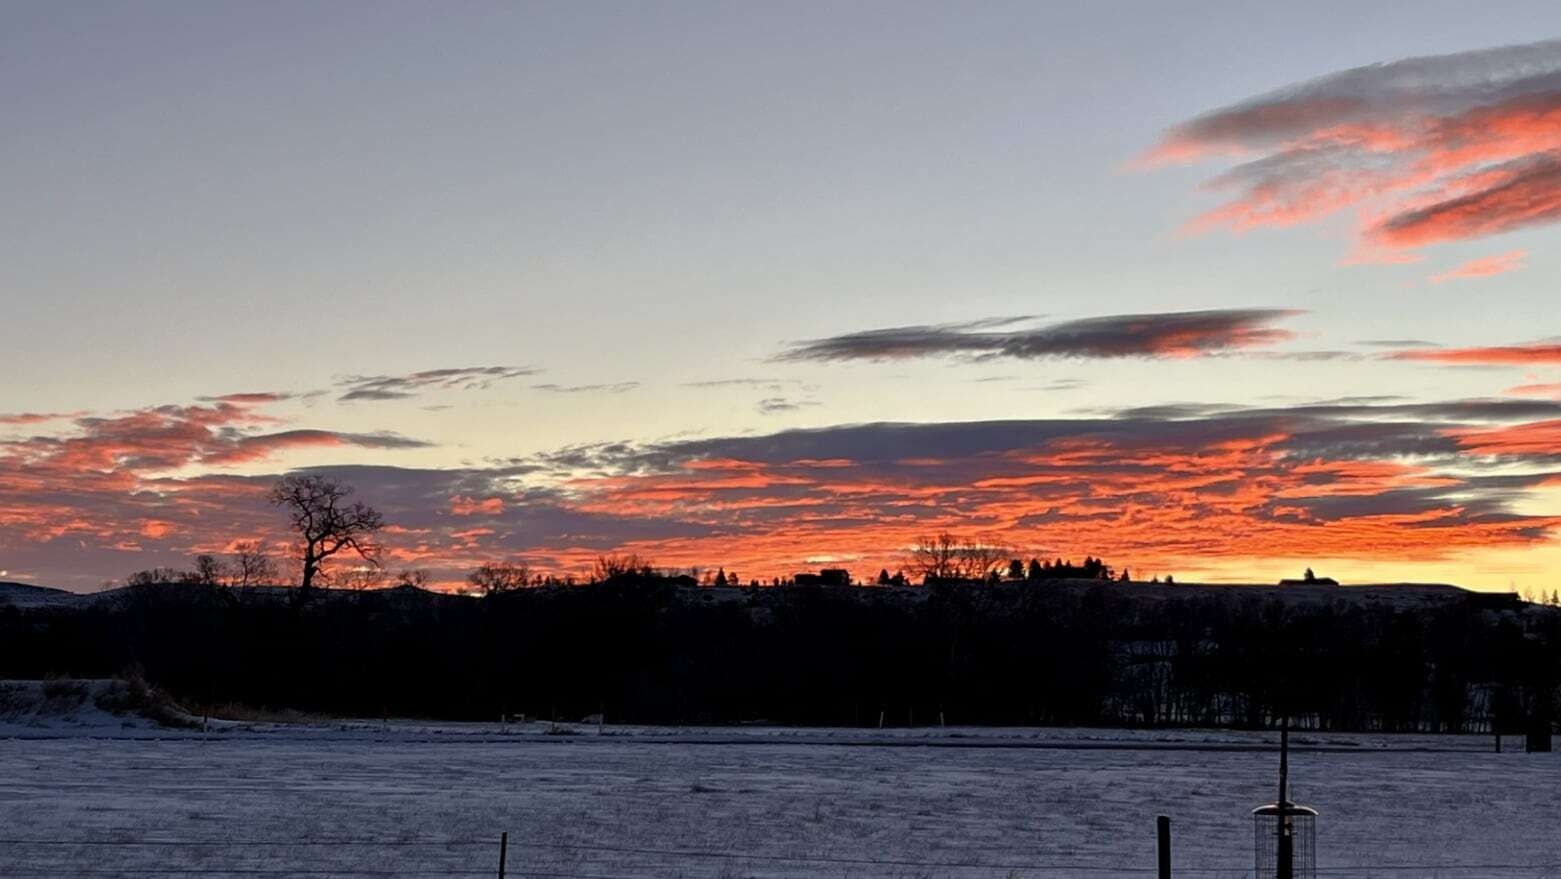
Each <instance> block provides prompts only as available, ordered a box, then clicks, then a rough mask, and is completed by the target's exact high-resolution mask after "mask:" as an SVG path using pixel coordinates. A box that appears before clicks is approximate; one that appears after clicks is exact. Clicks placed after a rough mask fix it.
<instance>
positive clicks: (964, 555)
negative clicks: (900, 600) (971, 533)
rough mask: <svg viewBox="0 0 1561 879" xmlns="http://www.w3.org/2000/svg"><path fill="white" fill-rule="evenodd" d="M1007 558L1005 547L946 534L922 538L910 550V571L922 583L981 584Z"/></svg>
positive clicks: (1007, 552)
mask: <svg viewBox="0 0 1561 879" xmlns="http://www.w3.org/2000/svg"><path fill="white" fill-rule="evenodd" d="M1009 555H1010V552H1009V550H1008V549H1007V548H1006V547H1003V546H1000V545H998V544H995V543H987V542H984V541H980V540H971V539H969V538H963V537H956V536H954V535H953V534H950V533H949V532H947V531H944V532H942V533H940V534H937V535H935V536H933V537H922V538H920V539H918V540H917V541H916V545H915V546H913V547H912V548H911V557H910V565H909V566H910V568H911V570H913V571H915V572H916V573H918V574H920V575H921V576H922V579H923V580H927V579H932V580H958V579H964V580H984V579H986V578H988V577H990V576H991V575H992V573H993V572H994V571H997V570H998V569H999V568H1000V567H1001V566H1002V564H1003V561H1004V560H1005V559H1007V558H1008V557H1009Z"/></svg>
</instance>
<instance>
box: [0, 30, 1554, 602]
mask: <svg viewBox="0 0 1561 879" xmlns="http://www.w3.org/2000/svg"><path fill="white" fill-rule="evenodd" d="M1341 8H1342V7H1341ZM1352 8H1353V7H1352ZM1212 9H1213V7H1209V10H1212ZM1220 9H1223V10H1224V12H1223V13H1221V14H1219V15H1215V14H1207V15H1203V16H1201V17H1199V16H1190V15H1189V13H1188V12H1187V11H1186V10H1175V9H1171V8H1169V7H1166V8H1156V9H1154V10H1148V9H1144V10H1140V11H1139V12H1138V13H1136V14H1135V16H1133V20H1132V21H1130V22H1126V23H1124V22H1122V21H1120V20H1118V16H1115V15H1113V14H1112V13H1111V11H1110V10H1103V9H1094V10H1072V11H1068V12H1060V11H1057V10H1044V9H1040V8H1031V7H1028V6H1027V5H1026V4H1016V5H1013V6H999V7H985V8H983V9H982V10H981V11H980V12H979V14H970V13H969V12H968V11H966V12H961V11H958V10H954V9H952V8H939V7H937V6H928V7H916V8H909V7H905V6H901V5H891V6H886V7H877V6H875V5H874V4H864V5H861V6H859V7H854V8H846V9H841V8H833V9H830V10H829V11H828V13H827V14H824V11H823V10H822V9H814V10H813V12H814V13H815V14H814V15H804V14H801V13H802V10H800V9H791V10H788V9H785V8H774V9H768V10H759V9H757V8H748V9H746V10H744V11H743V14H738V11H737V10H733V9H729V8H724V7H721V6H719V5H702V4H690V5H678V6H676V7H665V8H662V9H660V10H651V9H639V10H630V9H617V10H612V9H608V8H597V9H585V8H573V9H572V8H567V7H547V6H539V7H527V6H509V5H479V6H476V7H471V8H467V9H464V10H463V11H461V12H459V13H455V14H449V13H447V12H446V11H441V10H439V9H437V8H435V7H433V6H421V7H420V6H416V5H412V6H406V7H397V8H395V9H386V10H383V15H376V16H372V18H374V19H375V20H372V21H365V20H363V18H364V16H362V15H361V14H356V13H350V11H349V10H345V9H332V8H321V7H313V6H307V5H300V6H293V5H288V4H283V5H282V6H279V7H274V8H270V7H250V8H245V7H236V8H228V9H227V10H226V11H225V12H224V13H223V14H221V15H217V14H213V13H211V12H208V11H207V10H204V9H203V8H202V7H201V6H200V5H198V4H192V5H188V6H182V7H181V6H178V5H177V4H175V5H173V6H169V7H166V8H164V9H162V10H161V11H160V12H159V13H157V14H150V13H149V12H148V11H146V10H142V12H141V13H139V14H136V15H130V14H129V13H128V12H127V11H126V10H116V9H112V8H83V9H78V10H76V11H75V12H74V13H73V14H71V15H65V16H50V15H47V14H45V11H44V10H43V7H37V8H33V7H29V6H26V5H24V6H22V7H14V8H12V9H10V10H8V11H6V12H4V13H0V21H3V22H4V23H5V25H6V26H5V27H0V33H6V34H8V35H9V36H7V37H0V41H3V42H4V43H5V44H6V46H7V47H8V51H7V52H4V53H0V81H4V82H9V83H13V84H14V87H13V88H12V89H10V90H9V91H8V94H7V95H6V97H5V98H4V99H3V100H4V101H5V104H4V106H5V108H6V111H7V112H6V116H7V119H8V123H7V126H8V129H10V130H12V131H14V132H15V135H16V136H14V137H8V138H7V139H6V142H5V143H4V144H0V182H3V183H4V184H5V188H6V191H7V192H8V201H9V202H10V205H9V209H8V211H7V214H8V220H7V234H6V235H5V236H3V237H4V239H5V243H4V244H0V249H3V251H4V257H5V258H4V259H3V260H0V265H3V266H4V268H3V269H0V291H3V292H0V297H3V298H4V301H5V304H6V308H5V321H4V324H5V326H6V337H7V346H8V350H7V354H6V360H7V367H6V369H7V373H8V374H7V380H6V381H5V383H4V388H5V390H4V393H3V395H0V577H5V578H6V579H11V580H20V581H22V582H27V583H35V584H39V585H51V586H60V587H65V588H70V589H73V590H77V591H87V590H91V589H95V588H98V587H99V586H101V585H102V584H104V583H106V582H109V581H114V580H118V579H121V578H123V577H125V576H126V575H128V574H130V573H132V572H134V571H137V570H142V569H149V568H154V567H159V566H183V565H185V564H187V563H188V561H189V559H190V558H191V557H192V556H193V555H195V554H198V553H216V554H223V553H227V552H231V551H232V550H233V548H234V547H235V545H237V544H238V543H240V542H243V541H251V540H258V541H261V542H263V543H264V544H265V545H267V546H269V547H271V548H272V549H273V550H274V551H275V552H276V554H277V555H278V556H279V557H280V556H281V555H283V554H285V552H286V551H287V546H288V537H287V535H286V533H285V531H284V525H285V522H284V521H283V519H282V518H281V517H280V516H279V515H278V512H277V510H276V509H274V508H273V507H271V506H270V505H269V504H268V503H267V493H268V491H269V489H270V487H271V486H272V485H273V484H274V483H275V481H276V480H277V479H278V478H280V477H281V476H283V475H286V474H289V473H299V472H323V473H328V474H330V475H332V476H333V477H336V478H339V479H340V480H341V481H343V482H345V483H347V484H349V485H351V486H353V487H354V488H355V489H356V494H355V495H354V497H355V498H356V499H360V500H362V501H364V502H366V503H368V504H371V505H373V506H374V507H376V508H377V509H379V510H381V511H382V512H383V513H384V514H385V518H386V521H387V522H388V523H389V526H390V527H389V528H388V529H387V530H386V532H385V533H384V534H383V535H382V536H383V538H384V543H385V547H386V555H387V559H386V561H387V565H388V567H390V568H392V569H399V568H422V569H427V570H428V571H429V573H430V578H431V582H433V583H434V584H435V585H438V586H440V587H442V588H454V587H456V586H458V585H459V584H460V583H461V582H462V580H463V578H464V577H465V576H466V574H467V572H469V571H471V570H472V569H474V568H476V567H477V566H479V565H482V564H484V563H488V562H503V561H508V562H521V563H525V564H527V565H529V566H530V567H531V568H532V569H533V570H535V571H537V572H540V573H551V574H555V575H558V576H565V575H575V576H581V575H585V574H587V573H588V572H589V570H590V568H591V566H592V564H593V562H594V561H595V559H596V558H597V557H598V556H602V555H611V554H629V553H633V554H637V555H639V556H641V557H643V558H645V559H648V560H649V561H650V562H652V563H653V564H655V565H656V566H658V567H662V568H668V569H672V568H676V569H688V568H694V567H698V568H701V569H709V570H715V569H718V568H721V569H725V570H726V571H728V572H731V573H732V574H733V575H734V576H735V577H736V578H738V579H740V580H741V581H743V582H747V581H749V580H759V581H762V582H769V581H770V580H771V579H772V578H784V577H788V576H790V575H792V574H794V573H796V572H799V571H806V570H815V569H818V568H820V567H844V568H847V569H849V570H850V571H851V572H852V574H853V576H855V577H857V578H860V579H871V578H873V577H875V576H876V575H877V573H878V571H879V569H880V568H883V569H887V570H888V571H889V572H890V573H894V572H895V571H896V570H899V569H902V568H905V567H906V560H907V556H908V554H909V551H910V549H911V547H912V546H913V545H914V544H915V542H916V541H917V540H918V539H920V538H922V537H925V536H928V535H932V534H936V533H938V532H944V531H947V532H950V533H953V534H957V535H962V536H968V537H970V538H974V539H980V540H983V541H988V542H991V543H994V544H999V545H1002V546H1004V547H1008V548H1011V549H1012V551H1013V552H1014V553H1015V554H1017V555H1019V556H1021V557H1023V558H1025V559H1029V558H1031V557H1036V556H1038V557H1040V558H1043V559H1052V558H1059V557H1060V558H1068V559H1072V560H1080V559H1082V558H1083V557H1084V556H1086V555H1091V556H1098V557H1102V558H1104V559H1105V560H1106V561H1107V562H1108V563H1110V564H1111V565H1113V566H1116V568H1117V569H1118V570H1120V569H1122V568H1123V567H1125V568H1127V569H1128V570H1130V571H1131V572H1132V574H1133V577H1134V579H1141V580H1146V579H1149V578H1150V577H1156V576H1159V577H1164V576H1166V575H1174V576H1175V578H1176V579H1177V580H1178V581H1199V580H1204V581H1226V582H1272V581H1274V580H1277V579H1278V578H1279V577H1281V576H1295V575H1297V574H1298V573H1299V571H1300V570H1301V569H1302V568H1304V567H1312V568H1315V569H1316V570H1317V572H1318V573H1319V574H1327V575H1331V576H1334V577H1336V578H1338V579H1339V580H1341V581H1344V582H1346V583H1359V582H1409V581H1414V582H1452V583H1458V584H1460V585H1465V586H1469V587H1472V588H1481V589H1509V588H1530V587H1532V588H1535V589H1540V590H1543V591H1546V592H1549V591H1551V590H1553V589H1556V588H1557V587H1558V586H1561V341H1558V339H1561V319H1558V314H1561V310H1558V309H1557V307H1556V301H1557V297H1556V295H1555V293H1554V292H1553V291H1554V290H1555V289H1556V288H1557V286H1558V284H1561V260H1558V259H1556V257H1555V248H1554V247H1553V246H1549V245H1550V243H1551V240H1552V239H1553V238H1554V237H1555V236H1556V235H1557V234H1558V226H1557V225H1556V224H1557V221H1561V40H1548V41H1538V42H1536V41H1535V39H1534V37H1533V36H1532V34H1534V33H1536V32H1539V33H1543V32H1544V28H1543V27H1542V25H1543V24H1546V23H1552V22H1553V23H1555V24H1556V25H1561V11H1558V10H1556V9H1554V8H1553V7H1551V6H1548V5H1544V4H1512V8H1511V9H1510V10H1508V11H1509V12H1510V13H1511V14H1510V15H1488V16H1487V15H1481V16H1480V19H1481V20H1480V21H1478V22H1472V21H1466V20H1464V19H1465V18H1466V17H1465V16H1460V15H1458V14H1457V13H1456V12H1454V11H1451V10H1440V11H1426V12H1425V13H1424V15H1423V16H1421V18H1422V19H1423V20H1420V21H1416V22H1404V21H1402V19H1401V17H1400V16H1397V15H1393V14H1390V11H1389V10H1387V9H1386V8H1384V9H1383V10H1377V11H1363V12H1361V14H1360V16H1359V20H1358V28H1359V31H1358V32H1356V33H1352V34H1350V35H1349V36H1348V37H1347V38H1335V37H1336V35H1330V34H1326V33H1324V32H1323V31H1322V30H1321V29H1320V28H1319V27H1318V25H1317V24H1316V17H1315V16H1310V15H1307V14H1306V12H1305V10H1293V11H1288V12H1279V11H1274V12H1272V17H1271V18H1265V20H1264V21H1262V22H1258V23H1254V22H1253V21H1251V20H1245V21H1242V22H1240V23H1239V26H1238V25H1236V24H1232V23H1230V22H1227V21H1226V20H1225V19H1227V18H1230V19H1233V18H1235V17H1238V16H1241V15H1243V14H1244V13H1242V12H1241V9H1242V7H1241V6H1240V5H1236V4H1232V5H1230V6H1229V7H1228V8H1226V7H1223V6H1222V7H1220ZM1209 10H1205V11H1209ZM821 18H822V19H826V20H824V21H821V20H820V19H821ZM1194 18H1196V19H1197V20H1196V21H1193V19H1194ZM456 20H460V21H456ZM474 23H478V24H480V27H473V25H474ZM1555 30H1556V29H1555V28H1552V29H1551V31H1552V32H1554V31H1555ZM1233 34H1239V35H1240V36H1241V39H1240V40H1239V41H1237V40H1233V39H1232V38H1231V37H1232V35H1233ZM1452 40H1456V41H1457V42H1451V41H1452ZM1172 43H1174V44H1175V45H1174V46H1173V45H1171V44H1172ZM566 45H570V46H575V47H588V49H582V50H581V51H578V52H570V51H564V50H562V49H560V48H559V47H560V46H566ZM1276 46H1285V47H1287V48H1286V49H1285V50H1284V51H1283V52H1276V51H1275V49H1274V47H1276ZM1210 58H1218V59H1219V63H1218V64H1217V65H1208V64H1206V63H1205V61H1206V59H1210ZM1127 62H1131V63H1127ZM566 97H567V100H566V99H565V98H566ZM61 144H69V147H68V148H61V146H60V145H61Z"/></svg>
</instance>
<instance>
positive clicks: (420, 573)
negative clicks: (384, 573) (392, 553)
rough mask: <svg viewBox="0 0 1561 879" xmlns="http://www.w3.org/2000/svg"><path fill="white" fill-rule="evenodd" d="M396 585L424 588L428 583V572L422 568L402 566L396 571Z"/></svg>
mask: <svg viewBox="0 0 1561 879" xmlns="http://www.w3.org/2000/svg"><path fill="white" fill-rule="evenodd" d="M396 585H397V586H410V587H412V588H414V589H422V588H424V587H426V586H427V585H428V572H427V571H425V570H423V569H422V568H402V569H401V570H399V571H397V572H396Z"/></svg>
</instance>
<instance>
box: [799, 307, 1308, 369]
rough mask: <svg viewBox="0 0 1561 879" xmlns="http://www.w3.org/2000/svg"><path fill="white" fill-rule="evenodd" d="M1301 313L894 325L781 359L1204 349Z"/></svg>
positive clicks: (812, 344) (1266, 340)
mask: <svg viewBox="0 0 1561 879" xmlns="http://www.w3.org/2000/svg"><path fill="white" fill-rule="evenodd" d="M1298 313H1299V312H1297V311H1294V310H1291V309H1282V308H1247V309H1213V310H1208V311H1180V312H1163V313H1158V314H1123V315H1110V316H1106V317H1095V318H1086V319H1083V320H1074V321H1066V322H1063V323H1054V324H1048V325H1044V326H1038V327H1004V328H1001V329H990V328H989V327H990V326H991V323H990V322H979V323H955V324H933V325H923V326H905V327H889V328H886V329H878V330H865V331H862V332H855V333H846V334H844V335H839V336H830V337H827V338H822V339H812V340H808V341H805V342H802V343H799V344H797V345H795V346H793V347H791V348H790V349H788V350H786V351H784V352H782V353H781V354H779V355H777V357H776V358H775V359H776V360H781V361H824V362H829V361H841V360H905V359H911V358H918V357H937V356H945V355H968V356H972V357H975V358H978V359H990V358H999V357H1004V358H1014V359H1020V360H1037V359H1042V358H1098V359H1111V358H1124V357H1164V358H1183V357H1198V356H1203V355H1208V354H1215V353H1222V352H1228V351H1236V350H1241V349H1246V348H1256V347H1262V346H1266V345H1272V344H1275V343H1277V342H1281V341H1284V340H1287V339H1289V338H1291V337H1292V334H1291V333H1290V332H1289V331H1288V330H1284V329H1280V328H1278V327H1275V326H1273V324H1275V323H1277V322H1278V321H1279V320H1281V319H1283V318H1286V317H1290V316H1292V315H1295V314H1298ZM1014 320H1016V319H1005V320H1004V321H1003V323H1005V324H1008V323H1013V322H1014Z"/></svg>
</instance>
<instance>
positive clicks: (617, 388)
mask: <svg viewBox="0 0 1561 879" xmlns="http://www.w3.org/2000/svg"><path fill="white" fill-rule="evenodd" d="M639 386H640V383H639V382H612V383H606V384H594V385H558V384H551V383H547V384H540V385H532V386H531V387H532V389H534V390H538V391H547V392H548V393H552V394H623V393H627V392H629V391H632V390H634V389H636V388H638V387H639Z"/></svg>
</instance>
